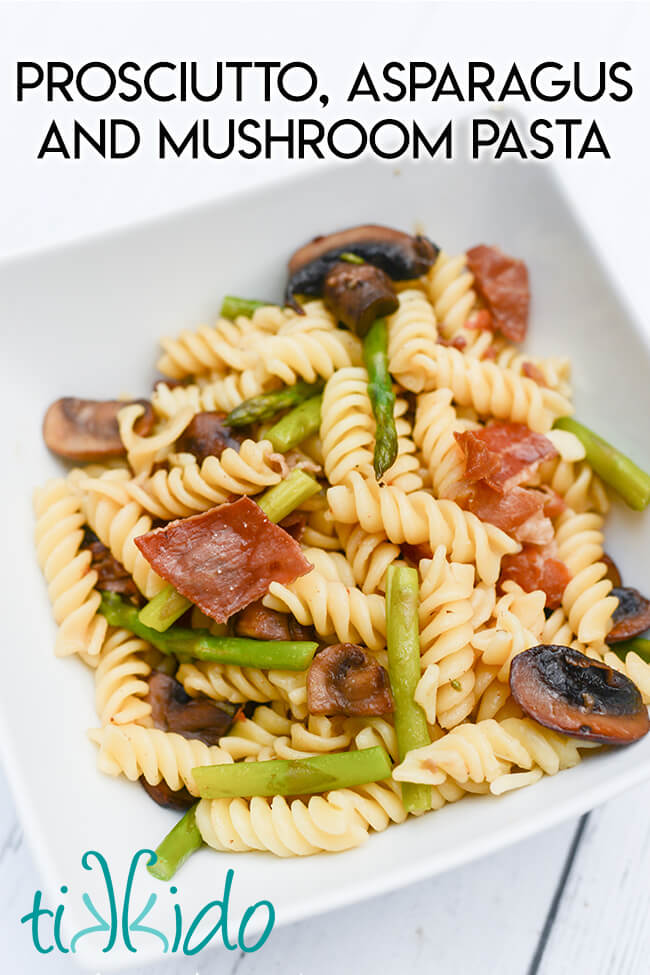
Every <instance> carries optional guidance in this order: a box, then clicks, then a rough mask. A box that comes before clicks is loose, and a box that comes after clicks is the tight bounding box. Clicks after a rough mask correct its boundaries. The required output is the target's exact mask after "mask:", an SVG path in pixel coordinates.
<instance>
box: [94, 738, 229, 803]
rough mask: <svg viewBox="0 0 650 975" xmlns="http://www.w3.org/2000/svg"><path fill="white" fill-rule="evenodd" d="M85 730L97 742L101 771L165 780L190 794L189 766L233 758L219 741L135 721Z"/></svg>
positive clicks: (192, 787) (192, 785) (192, 786)
mask: <svg viewBox="0 0 650 975" xmlns="http://www.w3.org/2000/svg"><path fill="white" fill-rule="evenodd" d="M88 734H89V737H90V739H91V741H93V742H94V743H95V744H96V745H99V752H98V756H97V766H98V768H99V769H100V771H102V772H105V773H106V774H107V775H124V776H126V778H127V779H131V781H132V782H135V780H136V779H139V778H140V776H141V775H142V776H144V778H145V779H146V781H147V782H148V783H149V785H158V784H159V782H166V783H167V785H168V786H169V788H170V789H172V790H173V791H174V792H177V791H178V790H179V789H182V788H183V787H185V788H186V789H187V790H188V791H189V792H190V793H191V794H192V795H193V796H195V795H198V791H197V788H196V783H195V781H194V778H193V776H192V769H195V768H198V766H199V765H223V764H224V763H226V762H232V758H231V756H230V755H229V754H228V752H226V751H224V749H223V748H220V747H219V746H218V745H206V744H204V743H203V742H202V741H199V740H198V739H197V738H183V736H182V735H177V734H175V733H174V732H171V731H159V730H158V729H157V728H143V727H142V726H141V725H137V724H123V725H110V724H108V725H104V727H103V728H95V729H93V730H91V731H90V732H89V733H88Z"/></svg>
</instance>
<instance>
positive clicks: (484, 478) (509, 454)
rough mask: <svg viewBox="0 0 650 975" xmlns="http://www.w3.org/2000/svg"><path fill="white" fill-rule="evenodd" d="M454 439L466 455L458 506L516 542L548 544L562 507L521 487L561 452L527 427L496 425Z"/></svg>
mask: <svg viewBox="0 0 650 975" xmlns="http://www.w3.org/2000/svg"><path fill="white" fill-rule="evenodd" d="M454 436H455V438H456V442H457V443H458V445H459V447H460V449H461V450H462V452H463V454H464V456H465V474H464V478H463V482H462V484H461V486H460V487H459V489H458V495H457V500H458V502H459V503H460V504H462V505H463V506H464V507H466V508H468V509H469V511H472V512H473V513H474V514H475V515H478V517H479V518H481V519H482V520H483V521H489V522H491V523H492V524H493V525H496V526H497V528H501V529H502V530H503V531H505V532H508V533H509V534H510V535H512V536H513V537H514V538H516V539H517V541H520V542H529V543H532V544H535V545H547V544H548V543H549V542H550V541H551V540H552V538H553V525H552V524H551V521H550V518H551V517H552V514H551V512H554V511H557V509H558V505H557V502H556V503H553V501H556V499H555V497H553V498H551V497H549V496H548V494H547V493H546V492H543V491H536V490H532V489H530V488H524V487H521V484H522V482H524V481H530V479H531V478H532V476H533V475H534V474H535V472H536V471H537V468H538V467H539V465H540V464H541V463H542V461H544V460H548V459H549V458H550V457H554V456H555V455H556V454H557V450H556V449H555V447H554V445H553V444H552V443H551V441H550V440H549V439H548V437H544V436H542V435H541V434H539V433H533V431H532V430H530V429H529V428H528V427H527V426H526V425H525V424H524V423H493V424H490V425H489V426H487V427H484V428H482V429H480V430H464V431H463V432H462V433H455V434H454ZM553 494H554V492H553Z"/></svg>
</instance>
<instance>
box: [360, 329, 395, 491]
mask: <svg viewBox="0 0 650 975" xmlns="http://www.w3.org/2000/svg"><path fill="white" fill-rule="evenodd" d="M363 359H364V362H365V364H366V369H367V370H368V396H369V397H370V402H371V404H372V412H373V413H374V415H375V422H376V432H375V456H374V467H375V477H376V478H377V480H378V481H380V480H381V478H382V477H383V475H384V474H385V473H386V471H387V470H388V468H389V467H392V465H393V464H394V463H395V459H396V457H397V429H396V427H395V417H394V412H395V393H394V392H393V383H392V380H391V377H390V373H389V371H388V328H387V325H386V319H385V318H378V319H377V321H376V322H373V324H372V325H371V326H370V328H369V330H368V333H367V335H366V337H365V338H364V340H363Z"/></svg>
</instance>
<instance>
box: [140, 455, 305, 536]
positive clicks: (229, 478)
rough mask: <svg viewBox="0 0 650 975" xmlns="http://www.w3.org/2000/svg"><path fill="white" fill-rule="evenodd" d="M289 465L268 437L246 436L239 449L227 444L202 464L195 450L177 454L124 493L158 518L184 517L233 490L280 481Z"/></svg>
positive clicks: (254, 489)
mask: <svg viewBox="0 0 650 975" xmlns="http://www.w3.org/2000/svg"><path fill="white" fill-rule="evenodd" d="M285 470H286V467H285V462H284V458H283V457H282V455H281V454H276V453H274V452H273V447H272V446H271V444H270V443H269V441H268V440H262V441H260V442H259V443H258V442H256V441H255V440H244V442H243V443H242V445H241V447H240V449H239V450H235V449H234V448H233V447H226V449H225V450H224V451H223V453H222V454H221V457H206V459H205V460H204V461H203V463H202V464H199V463H198V462H197V461H196V459H195V458H194V457H193V456H192V455H191V454H175V455H174V456H173V466H172V467H171V468H170V469H169V470H158V471H156V472H155V474H152V475H151V477H147V478H144V479H143V478H136V479H135V480H133V481H131V482H130V483H129V484H127V485H125V490H126V493H127V494H128V495H129V496H130V497H131V498H133V500H134V501H137V502H138V504H139V505H141V506H142V508H144V510H145V511H148V512H149V513H150V514H152V515H153V516H154V517H155V518H163V519H169V518H185V517H187V516H188V515H193V514H196V513H197V512H199V511H207V509H208V508H212V507H213V506H214V505H216V504H221V503H222V502H224V501H227V500H228V499H229V498H230V497H231V495H251V494H259V493H260V491H263V490H264V488H266V487H270V486H271V485H273V484H278V483H279V482H280V481H281V480H282V476H283V474H284V473H285Z"/></svg>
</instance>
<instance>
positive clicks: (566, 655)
mask: <svg viewBox="0 0 650 975" xmlns="http://www.w3.org/2000/svg"><path fill="white" fill-rule="evenodd" d="M510 688H511V690H512V695H513V697H514V699H515V700H516V702H517V704H518V705H519V706H520V708H521V709H522V710H523V711H524V712H525V713H526V714H527V715H529V716H530V717H531V718H534V719H535V721H538V722H539V724H542V725H544V726H545V727H546V728H552V729H553V731H559V732H561V733H562V734H565V735H570V736H571V737H573V738H584V739H586V740H587V741H599V742H602V743H603V744H606V745H625V744H628V743H629V742H632V741H636V740H637V739H638V738H642V737H643V735H645V734H647V733H648V730H650V720H649V719H648V710H647V708H646V707H645V705H644V703H643V698H642V697H641V694H640V692H639V689H638V688H637V686H636V684H633V683H632V681H631V680H630V679H629V677H626V676H625V675H624V674H619V672H618V671H617V670H612V668H611V667H608V666H607V665H606V664H604V663H601V662H600V661H599V660H590V658H589V657H586V656H585V655H584V654H583V653H579V652H578V651H577V650H572V649H570V648H569V647H558V646H554V645H548V646H545V645H540V646H537V647H532V649H530V650H525V651H524V652H523V653H520V654H517V656H516V657H515V658H514V660H513V661H512V665H511V667H510Z"/></svg>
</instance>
